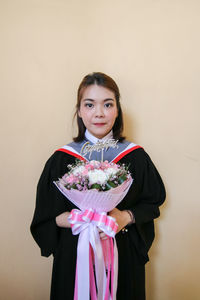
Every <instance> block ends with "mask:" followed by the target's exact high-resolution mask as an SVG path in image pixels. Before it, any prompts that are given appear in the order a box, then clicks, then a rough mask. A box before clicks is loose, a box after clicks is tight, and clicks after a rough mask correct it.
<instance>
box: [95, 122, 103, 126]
mask: <svg viewBox="0 0 200 300" xmlns="http://www.w3.org/2000/svg"><path fill="white" fill-rule="evenodd" d="M105 124H106V123H94V125H95V126H103V125H105Z"/></svg>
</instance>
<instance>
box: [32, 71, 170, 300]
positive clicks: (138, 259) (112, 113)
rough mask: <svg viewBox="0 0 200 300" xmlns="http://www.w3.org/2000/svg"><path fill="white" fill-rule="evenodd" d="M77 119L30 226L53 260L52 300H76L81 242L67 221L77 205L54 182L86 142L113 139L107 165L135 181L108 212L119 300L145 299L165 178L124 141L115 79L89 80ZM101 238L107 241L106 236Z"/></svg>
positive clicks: (40, 191) (96, 155)
mask: <svg viewBox="0 0 200 300" xmlns="http://www.w3.org/2000/svg"><path fill="white" fill-rule="evenodd" d="M75 115H76V117H77V124H78V135H77V137H75V138H74V141H73V142H72V143H70V144H68V145H66V146H64V147H62V148H60V149H58V150H57V151H56V152H55V153H54V154H53V155H52V156H51V157H50V158H49V160H48V161H47V163H46V165H45V167H44V170H43V172H42V175H41V177H40V180H39V183H38V188H37V199H36V208H35V213H34V217H33V221H32V224H31V232H32V235H33V237H34V239H35V241H36V242H37V244H38V245H39V247H40V248H41V255H43V256H46V257H48V256H49V255H51V254H53V256H54V263H53V272H52V283H51V300H66V299H68V300H72V299H73V297H74V282H75V269H76V249H77V241H78V236H77V235H73V234H72V231H71V229H70V224H69V222H68V216H69V214H70V211H71V210H72V209H73V208H75V206H74V205H73V204H72V203H71V202H70V201H68V200H67V199H66V198H65V197H64V196H63V195H62V193H61V192H60V191H59V190H58V189H57V188H56V186H55V185H54V184H53V181H54V180H57V179H58V178H60V177H61V176H62V175H64V173H66V172H67V165H68V164H72V163H74V162H75V160H76V159H77V158H80V157H81V156H83V154H82V152H81V150H82V149H83V145H84V144H85V143H86V142H87V143H88V144H90V145H93V144H95V143H97V142H98V141H105V140H107V139H110V138H113V139H115V140H118V143H117V147H116V148H112V147H110V148H108V149H107V150H106V151H104V160H108V161H112V160H114V159H115V161H119V162H120V163H125V164H127V165H129V170H130V172H131V174H132V177H133V179H134V181H133V184H132V185H131V187H130V189H129V192H128V193H127V195H126V197H125V198H124V199H123V200H122V202H121V203H120V204H119V205H118V206H117V207H116V208H115V209H113V210H112V211H110V212H109V215H110V216H113V217H114V218H116V221H117V223H118V225H119V227H118V232H117V234H116V242H117V247H118V288H117V300H128V299H130V300H144V299H145V263H146V262H147V261H148V260H149V258H148V250H149V248H150V246H151V244H152V242H153V239H154V221H153V220H154V219H155V218H157V217H159V215H160V212H159V206H160V205H161V204H162V203H163V202H164V199H165V189H164V185H163V182H162V179H161V177H160V175H159V173H158V171H157V170H156V168H155V166H154V164H153V163H152V161H151V159H150V157H149V156H148V154H147V153H146V152H145V151H144V149H143V148H142V147H140V146H138V145H135V144H133V143H130V142H128V141H126V140H125V139H124V137H123V136H122V130H123V117H122V110H121V106H120V93H119V89H118V87H117V85H116V83H115V82H114V80H113V79H112V78H110V77H109V76H107V75H106V74H103V73H93V74H89V75H87V76H85V77H84V79H83V80H82V82H81V84H80V86H79V89H78V99H77V105H76V113H75ZM85 158H86V159H88V160H91V159H95V160H100V159H101V153H100V152H97V151H93V152H92V153H86V154H85ZM100 237H101V238H102V239H106V235H105V234H104V233H102V232H100ZM83 300H85V299H83ZM102 300H103V299H102Z"/></svg>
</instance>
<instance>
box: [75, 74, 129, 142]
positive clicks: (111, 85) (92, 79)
mask: <svg viewBox="0 0 200 300" xmlns="http://www.w3.org/2000/svg"><path fill="white" fill-rule="evenodd" d="M93 84H97V85H100V86H103V87H105V88H107V89H109V90H111V91H112V92H113V93H114V95H115V99H116V104H117V110H118V116H117V118H116V120H115V123H114V125H113V128H112V130H113V138H114V139H118V140H119V141H122V140H123V139H124V137H123V136H122V131H123V127H124V125H123V115H122V110H121V105H120V92H119V88H118V86H117V84H116V83H115V81H114V80H113V79H112V78H111V77H109V76H108V75H106V74H104V73H101V72H94V73H92V74H88V75H86V76H85V77H84V78H83V80H82V81H81V83H80V85H79V88H78V93H77V104H76V111H75V114H74V118H75V117H76V120H77V125H78V135H77V137H75V138H73V140H74V141H75V142H81V141H82V140H83V139H84V137H85V130H86V127H85V125H84V123H83V121H82V118H80V117H79V115H78V111H79V109H80V105H81V98H82V95H83V92H84V90H85V89H86V88H87V87H88V86H90V85H93Z"/></svg>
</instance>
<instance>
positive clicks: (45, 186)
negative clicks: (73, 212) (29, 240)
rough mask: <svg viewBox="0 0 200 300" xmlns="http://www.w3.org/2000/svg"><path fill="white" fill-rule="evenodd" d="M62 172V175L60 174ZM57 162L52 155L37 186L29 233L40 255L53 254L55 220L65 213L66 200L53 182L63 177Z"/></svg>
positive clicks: (55, 237) (55, 240)
mask: <svg viewBox="0 0 200 300" xmlns="http://www.w3.org/2000/svg"><path fill="white" fill-rule="evenodd" d="M62 172H63V173H62ZM63 174H64V171H63V170H60V169H59V164H58V160H57V159H56V158H55V155H53V156H52V157H51V158H50V159H49V160H48V161H47V163H46V165H45V167H44V170H43V172H42V174H41V177H40V179H39V182H38V185H37V194H36V206H35V212H34V216H33V220H32V223H31V227H30V230H31V233H32V235H33V238H34V239H35V241H36V243H37V244H38V246H39V247H40V249H41V255H42V256H46V257H48V256H49V255H51V254H54V252H55V250H56V248H57V244H58V240H59V234H60V228H59V227H58V226H57V225H56V221H55V218H56V216H58V215H59V214H61V213H63V212H65V211H67V205H66V202H67V201H66V199H65V197H64V196H63V195H62V194H61V193H60V191H59V190H58V189H57V188H56V186H55V185H54V183H53V181H54V180H57V179H58V177H59V176H61V175H63Z"/></svg>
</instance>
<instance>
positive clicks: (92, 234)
mask: <svg viewBox="0 0 200 300" xmlns="http://www.w3.org/2000/svg"><path fill="white" fill-rule="evenodd" d="M68 220H69V222H70V224H71V228H72V233H73V234H74V235H77V234H79V239H78V246H77V262H76V279H75V291H74V300H82V299H84V300H90V295H91V299H92V300H116V291H117V275H118V251H117V246H116V241H115V234H116V232H117V228H118V224H117V223H116V220H115V219H114V218H113V217H111V216H107V214H106V213H105V212H101V213H99V212H95V211H94V210H93V209H91V208H90V209H86V210H85V211H80V210H78V209H73V210H72V211H71V213H70V215H69V217H68ZM98 228H99V229H100V230H101V231H103V232H104V233H105V234H106V235H108V239H107V240H105V241H103V242H101V239H100V236H99V231H98ZM105 242H106V243H108V244H107V246H108V245H109V248H108V247H107V248H108V249H109V252H108V253H106V255H104V253H103V250H104V251H105V250H106V248H104V246H105ZM113 243H114V247H113ZM92 252H93V254H94V267H95V277H96V285H97V291H98V293H96V285H95V279H94V273H93V261H92ZM104 257H107V259H106V261H104ZM106 266H107V274H106ZM110 281H111V291H110V290H109V286H110Z"/></svg>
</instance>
